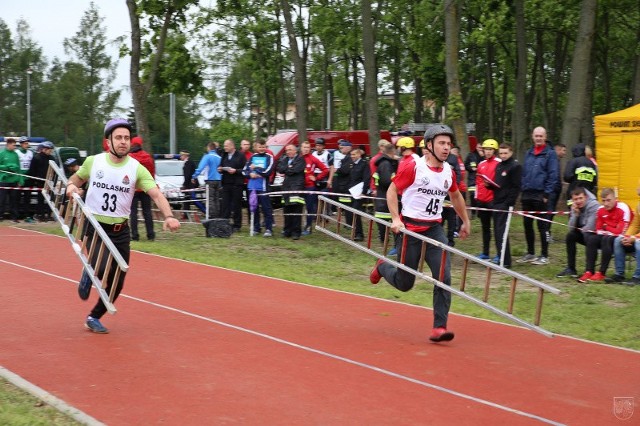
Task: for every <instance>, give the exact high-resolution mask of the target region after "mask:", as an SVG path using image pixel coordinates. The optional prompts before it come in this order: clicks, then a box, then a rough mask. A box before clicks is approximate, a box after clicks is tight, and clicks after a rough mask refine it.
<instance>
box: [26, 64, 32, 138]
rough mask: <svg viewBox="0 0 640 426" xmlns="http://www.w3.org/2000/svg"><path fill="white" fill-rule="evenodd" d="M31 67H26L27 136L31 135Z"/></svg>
mask: <svg viewBox="0 0 640 426" xmlns="http://www.w3.org/2000/svg"><path fill="white" fill-rule="evenodd" d="M31 73H33V70H32V69H31V67H29V68H27V137H29V138H30V137H31Z"/></svg>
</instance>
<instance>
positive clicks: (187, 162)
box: [180, 150, 198, 219]
mask: <svg viewBox="0 0 640 426" xmlns="http://www.w3.org/2000/svg"><path fill="white" fill-rule="evenodd" d="M180 160H182V161H184V164H183V165H182V177H183V179H184V181H183V182H182V187H181V188H180V189H182V190H186V191H189V190H192V189H196V188H197V187H198V183H197V180H196V183H194V182H192V181H191V176H193V174H194V173H195V171H196V163H194V162H193V160H192V159H191V153H190V152H189V151H187V150H182V151H180ZM186 197H187V198H191V199H195V192H193V191H190V192H187V193H186ZM184 209H185V210H191V202H185V203H184ZM182 218H183V219H186V218H187V216H186V213H183V214H182Z"/></svg>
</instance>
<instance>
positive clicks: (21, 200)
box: [0, 136, 55, 223]
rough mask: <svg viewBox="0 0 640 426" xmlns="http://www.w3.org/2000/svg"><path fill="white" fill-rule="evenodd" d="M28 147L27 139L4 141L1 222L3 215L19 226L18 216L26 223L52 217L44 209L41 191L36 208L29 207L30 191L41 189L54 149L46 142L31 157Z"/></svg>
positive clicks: (0, 168)
mask: <svg viewBox="0 0 640 426" xmlns="http://www.w3.org/2000/svg"><path fill="white" fill-rule="evenodd" d="M29 144H30V140H29V138H28V137H26V136H22V137H20V138H17V139H16V138H7V139H6V145H5V149H4V150H2V151H0V220H4V215H5V211H7V212H8V213H9V215H10V218H11V221H12V222H14V223H18V222H19V218H20V216H21V215H22V216H23V217H24V221H25V222H26V223H33V222H35V221H36V220H37V221H40V222H45V221H48V220H50V219H51V213H50V212H49V209H48V208H47V207H46V206H45V201H44V197H43V196H42V193H41V192H40V191H38V195H37V202H36V205H35V207H32V205H31V199H32V194H31V193H32V190H31V189H30V188H31V187H34V188H36V189H41V188H43V187H44V178H45V177H46V175H47V170H49V160H51V159H52V158H53V157H52V153H53V150H54V148H55V147H54V145H53V144H52V143H51V142H49V141H45V142H42V143H40V144H39V145H38V146H37V149H36V152H35V153H34V152H33V151H32V150H31V149H30V145H29ZM21 188H26V189H21Z"/></svg>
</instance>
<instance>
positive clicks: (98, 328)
mask: <svg viewBox="0 0 640 426" xmlns="http://www.w3.org/2000/svg"><path fill="white" fill-rule="evenodd" d="M84 326H85V327H86V328H87V330H89V331H92V332H94V333H98V334H107V333H108V332H109V329H108V328H107V327H105V326H104V325H102V323H101V322H100V320H99V319H98V318H93V317H87V321H86V322H85V323H84Z"/></svg>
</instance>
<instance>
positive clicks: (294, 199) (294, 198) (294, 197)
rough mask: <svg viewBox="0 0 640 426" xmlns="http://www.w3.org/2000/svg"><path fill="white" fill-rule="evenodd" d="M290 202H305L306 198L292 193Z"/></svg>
mask: <svg viewBox="0 0 640 426" xmlns="http://www.w3.org/2000/svg"><path fill="white" fill-rule="evenodd" d="M289 202H290V203H298V204H304V198H302V197H300V196H299V195H291V196H290V197H289Z"/></svg>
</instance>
